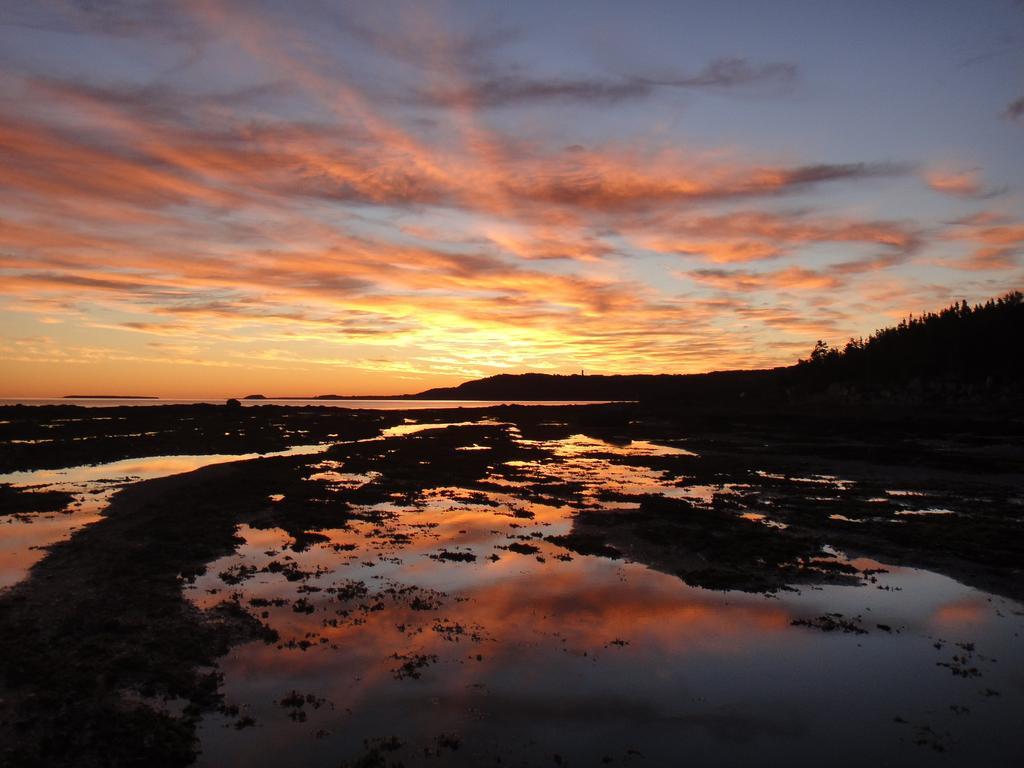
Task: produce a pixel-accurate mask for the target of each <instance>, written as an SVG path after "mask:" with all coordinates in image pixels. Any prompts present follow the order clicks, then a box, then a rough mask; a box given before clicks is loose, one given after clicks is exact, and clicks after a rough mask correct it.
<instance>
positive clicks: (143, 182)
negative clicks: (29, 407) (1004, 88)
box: [0, 1, 1024, 397]
mask: <svg viewBox="0 0 1024 768" xmlns="http://www.w3.org/2000/svg"><path fill="white" fill-rule="evenodd" d="M72 5H73V6H74V9H75V10H74V12H73V13H72V11H71V10H68V9H65V10H66V11H67V13H68V14H70V15H69V17H68V18H69V21H68V22H67V23H69V24H76V23H80V24H85V23H86V22H87V21H88V14H89V13H90V11H89V10H88V9H87V8H84V7H79V6H77V4H72ZM69 8H70V6H69ZM167 13H168V14H169V16H168V17H167V19H164V22H165V23H172V22H173V25H178V26H177V27H175V28H176V29H177V28H178V27H180V29H182V30H187V32H188V34H187V35H185V34H183V35H182V37H181V38H180V39H179V38H176V37H174V36H168V34H167V33H166V31H165V30H162V29H161V28H160V27H159V25H158V24H157V23H156V22H155V21H154V22H153V24H152V25H151V26H147V25H146V24H141V26H140V27H138V28H137V29H134V30H133V36H134V35H136V34H137V35H140V36H141V39H143V40H148V41H149V44H150V46H151V48H152V51H147V52H144V53H140V51H139V49H138V48H137V47H135V48H132V47H131V46H132V45H135V43H133V42H132V41H131V40H127V39H125V40H120V39H114V40H113V42H111V40H110V39H108V38H103V39H104V40H107V42H110V43H111V44H112V45H114V44H116V45H118V46H122V47H123V48H124V52H123V55H124V56H129V55H130V56H134V57H135V59H133V61H135V65H136V67H137V69H138V71H139V72H149V71H150V70H152V69H153V63H154V61H155V60H156V59H157V58H159V56H157V54H158V53H160V54H171V53H179V52H180V51H181V50H182V49H183V48H187V45H184V44H183V43H182V40H184V39H194V40H196V41H198V42H197V43H196V45H197V46H198V48H197V49H196V50H200V49H201V53H202V55H201V56H199V58H197V59H196V60H195V61H193V62H191V63H189V64H188V65H187V66H186V67H185V74H182V75H181V76H178V75H173V76H171V75H167V76H165V77H163V79H161V76H158V75H157V74H154V75H153V76H152V78H151V82H150V81H147V82H148V83H149V84H146V85H126V79H125V77H123V76H117V77H115V76H109V73H107V76H105V77H102V76H101V74H103V73H102V71H101V70H102V67H100V64H97V67H99V68H98V69H97V72H96V73H93V75H89V76H85V75H82V76H81V77H78V76H73V75H71V74H67V75H64V76H58V75H55V74H44V73H43V72H42V71H37V70H35V69H33V68H32V66H29V65H27V64H26V65H24V66H21V67H12V68H11V69H10V71H8V72H5V73H4V74H2V75H0V151H2V153H3V156H4V158H5V161H4V162H3V163H2V164H0V188H2V189H3V190H4V193H3V196H2V197H0V331H2V333H0V366H2V372H3V376H2V385H0V396H8V397H10V396H59V395H63V394H67V393H69V392H90V393H114V394H117V393H121V392H127V393H133V394H134V393H138V394H146V395H162V396H179V397H223V396H231V395H238V394H245V393H248V392H263V393H265V394H268V395H271V394H280V395H314V394H320V393H327V392H335V393H339V394H398V393H403V392H415V391H419V390H422V389H426V388H428V387H431V386H443V385H451V384H455V383H458V382H460V381H463V380H466V379H470V378H477V377H482V376H487V375H492V374H496V373H502V372H522V371H527V370H532V371H547V372H558V373H570V372H574V371H577V370H579V369H581V368H585V369H587V370H589V371H593V372H595V373H635V372H650V373H665V372H674V373H687V372H699V371H707V370H712V369H723V368H750V367H761V366H773V365H781V364H788V363H791V362H793V361H794V360H795V359H796V358H797V357H799V356H802V355H805V354H806V353H807V352H808V350H809V349H810V347H811V345H812V344H813V341H814V340H815V339H816V338H819V337H820V338H826V339H829V340H831V341H833V342H841V341H842V340H843V339H845V338H846V337H848V336H850V335H863V334H866V333H869V332H870V331H871V330H873V329H874V328H875V327H878V326H879V325H882V324H885V323H889V322H892V321H894V320H896V319H897V318H899V317H900V316H902V315H904V314H905V313H907V312H917V311H920V310H922V309H931V308H935V307H937V306H940V305H942V304H944V303H947V302H948V301H951V300H954V299H959V298H967V299H969V300H972V301H973V300H979V299H982V298H985V297H987V296H990V295H996V294H999V293H1002V292H1003V291H1004V290H1006V289H1008V288H1010V287H1013V286H1014V285H1015V284H1019V283H1020V281H1021V278H1022V272H1021V267H1020V258H1019V255H1020V251H1021V249H1022V247H1024V223H1022V222H1021V216H1020V210H1019V201H1018V198H1017V197H1016V196H1014V195H1013V194H1012V193H1006V192H1005V190H1000V189H995V188H994V187H993V186H992V184H990V183H989V182H988V181H987V174H986V172H985V170H984V169H982V168H980V167H973V166H968V165H964V164H949V163H946V162H936V163H931V164H929V165H928V169H929V170H926V171H922V170H919V169H918V168H916V167H915V166H914V164H912V163H894V162H875V161H873V160H871V159H870V158H869V159H868V160H865V161H856V162H848V161H847V160H846V159H845V158H844V159H842V161H840V162H822V161H821V159H820V158H818V157H800V156H797V155H795V154H794V153H792V152H788V153H783V152H779V151H777V150H771V149H768V148H765V147H762V146H760V145H759V142H758V141H757V137H756V134H754V135H752V138H751V141H750V142H749V144H748V145H741V144H738V143H735V142H733V143H729V142H725V141H723V142H721V143H719V144H715V143H709V142H707V141H697V140H696V139H689V138H688V137H687V136H686V135H685V134H683V133H682V132H681V130H679V129H672V130H669V128H667V127H666V125H667V124H666V123H664V121H660V122H659V121H655V120H651V121H647V120H645V119H643V118H642V116H640V115H638V114H637V113H635V112H631V111H630V110H633V109H634V107H635V105H633V106H630V105H618V104H617V103H616V102H615V100H614V98H612V97H611V96H608V95H607V94H606V93H605V92H603V91H601V90H600V89H598V90H597V91H596V93H597V95H596V96H592V97H591V96H588V97H587V98H588V99H590V101H589V102H588V103H585V104H584V105H583V106H578V105H577V106H576V107H572V104H575V102H570V106H569V107H564V106H563V107H562V108H563V109H565V108H579V109H584V108H585V109H587V110H590V111H589V112H587V114H588V115H594V116H598V117H600V118H602V119H603V118H607V119H608V120H609V121H610V124H612V126H613V127H611V128H609V127H608V126H607V125H604V124H603V123H602V122H601V120H600V119H595V120H594V121H593V123H594V128H593V130H590V128H591V126H590V124H589V123H588V122H586V121H585V120H582V121H581V120H580V118H579V115H577V114H573V115H572V116H571V117H569V116H567V115H566V114H561V116H559V113H557V110H556V111H555V112H554V113H552V116H551V117H550V118H548V117H547V115H544V114H538V113H537V112H536V111H531V103H530V101H529V100H530V99H536V100H538V101H537V103H539V104H547V103H548V102H547V101H543V100H545V99H551V98H552V96H551V95H552V94H556V95H557V94H562V93H565V92H569V96H568V98H570V99H571V98H574V97H573V96H572V93H571V92H572V88H575V87H585V84H584V86H578V85H574V83H575V82H576V81H572V80H567V79H565V78H561V79H559V78H554V79H553V80H552V81H551V82H549V83H546V84H545V83H540V84H539V85H536V84H534V85H529V84H528V85H529V87H524V88H522V89H521V90H519V91H516V90H514V89H513V90H511V91H509V90H506V91H502V90H501V89H502V88H505V89H509V88H511V86H510V85H509V84H508V83H507V82H505V81H502V80H500V79H498V80H497V81H496V83H497V85H493V84H492V85H491V86H490V87H491V88H492V89H493V88H497V90H496V91H495V92H492V93H488V92H487V91H486V89H485V85H486V83H487V82H489V81H487V80H486V79H485V80H484V81H481V79H480V75H479V72H478V70H480V69H481V68H483V69H487V66H489V65H487V64H486V62H484V63H482V62H481V61H480V60H479V59H480V57H483V56H485V54H484V53H482V52H481V51H478V50H476V49H475V48H473V47H472V45H470V42H467V39H468V38H467V37H466V33H465V32H460V31H458V30H457V29H456V27H457V25H456V24H454V23H453V21H452V20H451V19H449V18H447V17H445V16H444V14H442V13H440V12H439V11H438V10H437V9H433V10H428V9H425V8H424V7H418V6H410V7H408V8H405V9H403V10H402V12H401V13H398V14H397V16H396V17H395V18H394V19H389V21H388V23H387V24H386V25H378V26H375V27H372V28H371V27H366V26H360V27H355V28H357V29H358V30H359V36H360V41H361V42H360V44H361V45H363V46H366V47H368V48H369V52H367V53H365V54H364V57H363V58H362V59H359V60H357V61H350V60H345V59H343V58H339V56H341V55H342V53H343V52H342V53H339V52H338V50H336V49H335V47H334V46H332V45H331V42H332V41H331V40H329V39H326V38H325V37H324V36H323V35H322V34H319V31H318V30H317V29H315V26H316V25H311V24H304V21H303V19H301V18H294V19H289V20H287V21H286V20H284V19H282V18H279V17H277V16H275V15H273V13H272V12H270V11H268V10H262V11H261V10H256V9H255V8H254V7H252V6H248V5H243V4H223V3H215V2H206V1H201V2H190V3H187V4H182V5H181V6H173V8H172V10H170V11H167ZM168 19H170V21H168ZM44 26H45V25H44ZM83 34H89V35H100V37H102V35H103V34H107V33H99V32H96V31H95V30H94V29H92V28H88V29H86V32H85V33H83ZM338 34H343V33H342V32H338ZM495 45H497V44H495ZM498 49H500V45H499V46H498V48H497V49H495V50H496V51H497V50H498ZM118 50H121V49H120V48H118ZM469 51H472V53H471V52H469ZM56 53H57V52H56V51H54V52H53V55H54V57H56ZM43 54H44V57H45V55H46V52H45V51H44V52H43ZM150 55H152V56H153V57H154V59H153V61H150V59H149V58H147V57H148V56H150ZM490 55H497V54H496V53H495V52H492V53H491V54H490ZM204 57H209V58H210V59H211V60H215V61H217V62H230V63H231V67H229V68H228V69H227V70H226V72H228V74H224V73H223V72H221V69H223V68H221V69H216V71H214V70H212V69H211V70H210V71H208V72H207V71H205V70H204V66H206V65H205V64H204V62H205V61H206V58H204ZM54 60H55V61H57V58H55V59H54ZM740 61H741V65H737V64H735V63H734V64H733V65H732V66H731V68H729V67H724V68H723V67H722V66H719V67H718V69H716V68H715V67H714V66H710V65H709V66H706V67H703V68H702V67H694V66H691V67H690V69H691V70H695V71H699V72H704V73H705V74H703V75H702V76H701V77H693V78H691V79H690V80H689V81H688V82H690V83H691V86H692V87H693V88H697V89H699V88H702V87H705V86H706V85H707V84H708V83H711V84H712V85H713V86H714V87H716V88H726V89H728V88H733V87H736V86H737V85H738V86H742V87H746V88H756V87H757V86H758V84H759V83H760V82H761V81H762V80H764V81H766V82H767V84H768V85H771V84H772V83H774V82H775V80H776V79H778V78H779V77H780V76H781V77H783V78H784V79H786V78H789V77H790V75H791V74H792V71H795V70H793V69H792V67H790V65H788V64H780V63H774V64H773V63H770V62H769V63H767V64H761V65H757V66H755V65H754V64H752V63H746V60H745V59H743V60H740ZM105 65H106V63H104V66H105ZM120 66H124V65H123V63H122V64H121V65H120ZM794 66H795V65H794ZM54 67H57V65H56V64H54ZM361 68H363V69H365V68H369V69H370V71H372V72H374V73H375V75H376V73H377V72H379V73H381V74H380V76H379V77H375V79H374V80H373V82H367V80H366V78H365V76H364V75H365V72H362V74H361ZM57 69H59V67H57ZM57 69H54V71H57ZM218 73H219V74H218ZM709 73H710V74H709ZM787 73H789V74H787ZM218 77H219V78H220V79H219V80H218ZM702 78H703V79H702ZM730 78H731V79H730ZM134 79H139V78H138V77H135V78H134ZM207 79H209V81H210V85H207V82H206V81H207ZM481 82H483V83H484V84H483V85H482V84H481ZM624 82H625V84H624V85H621V89H622V92H623V93H627V94H628V93H633V92H635V93H636V94H639V96H638V97H641V98H647V99H653V98H654V96H652V94H653V93H654V92H655V86H654V85H651V84H647V85H644V83H642V82H639V81H629V80H626V81H624ZM787 82H788V79H787ZM101 83H102V84H101ZM513 85H514V84H513ZM531 89H532V90H531ZM630 89H632V91H630ZM769 92H770V93H774V92H773V91H769ZM588 93H589V92H588ZM602 93H605V95H602ZM611 93H613V94H614V93H617V91H612V92H611ZM401 94H405V95H404V96H402V95H401ZM500 98H505V99H509V100H510V101H509V102H508V103H507V104H504V105H502V106H501V107H500V108H495V107H494V103H495V102H494V100H495V99H500ZM602 99H605V101H602ZM517 100H518V101H517ZM520 101H522V102H524V104H522V105H520V104H519V102H520ZM499 103H500V102H499ZM750 108H751V109H754V108H756V101H755V102H751V107H750ZM615 120H621V121H622V125H616V124H615ZM908 194H909V195H910V196H911V197H912V201H913V204H912V205H908V206H906V210H907V211H908V213H906V214H904V213H901V210H900V208H898V207H896V208H894V207H893V206H892V205H887V204H886V202H885V201H886V200H889V201H890V202H891V201H892V200H893V199H895V200H902V199H903V196H905V195H908ZM876 199H877V200H879V201H880V202H877V203H876ZM925 209H928V210H931V209H934V214H932V213H922V211H923V210H925Z"/></svg>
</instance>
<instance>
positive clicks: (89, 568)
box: [0, 405, 1024, 766]
mask: <svg viewBox="0 0 1024 768" xmlns="http://www.w3.org/2000/svg"><path fill="white" fill-rule="evenodd" d="M185 408H186V410H178V411H175V412H174V413H173V414H171V413H156V411H162V410H163V409H161V408H148V409H147V408H131V409H120V408H118V409H103V410H104V415H103V416H101V417H99V418H100V419H102V420H99V421H98V420H96V419H95V418H93V417H92V415H91V414H83V413H82V409H70V410H68V409H59V410H57V411H50V410H49V409H11V410H16V411H18V413H17V414H13V415H12V414H11V413H10V412H9V411H8V410H5V409H0V411H2V413H0V421H3V422H5V423H3V424H0V430H2V431H0V436H2V437H3V438H4V439H5V440H6V442H7V445H8V446H31V447H30V448H26V449H19V450H18V451H15V452H9V451H6V450H5V452H4V461H5V462H6V463H5V466H4V469H6V470H7V471H8V474H7V475H5V476H3V477H2V478H0V483H3V486H0V487H2V488H3V494H4V495H3V496H2V497H0V502H2V503H3V504H4V507H3V508H2V512H3V516H2V517H0V524H2V526H0V541H2V542H3V547H4V557H5V558H7V559H6V560H5V563H6V565H5V569H4V573H5V578H6V581H5V583H6V584H10V585H11V586H10V587H9V588H8V589H6V590H5V591H4V592H3V593H2V594H0V625H2V626H3V627H4V628H5V631H4V633H3V637H2V640H0V658H2V661H0V667H2V671H3V680H4V687H3V692H2V693H0V699H2V703H0V713H2V726H0V727H2V733H0V736H2V742H3V744H4V747H3V749H4V750H5V752H4V755H5V759H6V760H7V761H8V762H10V763H11V764H14V765H19V764H24V765H32V764H49V765H101V764H129V763H133V762H138V761H143V760H144V761H147V762H150V763H154V764H157V765H187V764H190V763H193V762H198V764H200V765H210V766H213V765H231V764H237V765H257V766H258V765H267V766H270V765H282V764H284V765H288V764H294V763H296V762H301V763H302V764H305V765H324V766H328V765H330V766H335V765H338V764H353V765H391V764H396V765H397V764H402V765H420V764H463V765H481V764H495V765H497V764H501V765H509V764H513V765H560V764H561V765H567V764H573V765H594V764H612V765H616V764H617V765H632V764H636V765H641V764H645V765H677V764H681V763H686V764H696V765H749V764H751V763H752V762H755V761H756V762H758V763H761V764H766V765H781V764H783V763H790V762H792V761H794V760H799V759H801V757H800V756H801V755H804V756H806V755H825V754H827V755H828V759H829V762H831V763H833V764H836V765H854V764H862V763H863V762H865V761H872V762H875V763H880V764H900V765H908V764H909V765H916V764H921V765H924V764H932V763H933V762H935V761H937V760H941V761H943V762H947V763H949V764H951V765H966V764H987V765H1010V764H1012V762H1013V761H1014V760H1015V757H1016V755H1018V754H1019V750H1020V748H1021V747H1022V746H1024V742H1022V740H1021V736H1020V734H1021V730H1020V725H1021V723H1020V712H1021V711H1024V651H1022V645H1021V642H1020V636H1021V632H1022V630H1024V608H1022V606H1021V603H1020V600H1021V599H1022V597H1024V588H1022V580H1021V571H1020V568H1021V563H1024V537H1022V526H1024V477H1022V474H1021V468H1022V466H1024V465H1022V464H1021V458H1022V453H1021V444H1022V443H1021V441H1020V439H1019V438H1020V434H1021V425H1020V421H1019V420H1015V419H1014V418H1006V417H1005V416H1004V415H1000V414H994V413H982V414H978V413H970V412H967V413H965V412H958V413H948V414H934V413H931V414H916V415H915V414H906V413H903V414H899V416H898V417H895V416H894V415H893V414H891V413H874V414H871V413H868V414H859V418H857V419H852V418H851V419H850V420H849V421H842V420H839V419H837V418H836V417H834V416H833V415H828V416H821V415H818V416H815V415H813V414H811V415H808V414H806V413H791V414H785V413H772V414H760V413H756V412H749V413H730V414H700V415H694V414H688V413H685V412H669V411H665V410H664V409H654V408H650V407H645V406H640V405H628V406H627V405H606V406H586V407H549V408H544V407H498V408H487V409H471V410H470V409H463V410H439V411H418V412H416V413H402V412H376V413H374V412H347V411H344V410H340V409H315V408H314V409H306V408H300V409H291V410H290V409H287V408H276V407H273V406H267V407H261V408H246V409H244V412H245V415H240V414H239V412H238V409H229V408H218V407H213V406H193V407H191V409H189V407H185ZM264 409H266V410H264ZM95 410H96V409H90V411H93V412H94V411H95ZM107 411H109V413H107ZM327 411H330V413H327ZM250 413H251V414H253V415H249V414H250ZM108 416H109V417H110V418H109V419H107V417H108ZM112 423H113V425H115V426H116V428H117V429H115V430H112V429H111V426H112ZM118 430H120V431H118ZM152 432H155V433H156V434H155V435H153V434H147V433H152ZM39 435H45V436H46V437H38V436H39ZM215 438H216V439H215ZM26 440H36V441H40V442H14V441H26ZM44 440H45V441H48V442H42V441H44ZM79 443H84V444H86V445H88V446H89V449H90V450H88V451H87V450H84V449H82V448H80V447H78V445H77V444H79ZM69 446H70V447H69ZM271 450H272V451H281V452H284V453H283V455H277V456H272V457H266V458H251V457H249V458H245V459H242V460H238V461H230V460H229V459H230V454H231V453H232V452H234V453H237V454H251V453H254V452H258V451H271ZM184 453H189V454H191V455H190V456H183V457H182V458H180V459H174V458H168V457H170V456H173V455H174V454H184ZM87 455H93V456H95V457H96V460H105V461H109V462H114V461H115V460H116V461H118V462H121V463H118V464H108V465H106V466H104V465H101V466H95V467H77V468H74V469H67V470H66V471H63V472H61V471H59V470H57V469H56V468H58V467H72V466H73V465H75V464H79V463H81V462H80V459H81V458H82V457H83V456H87ZM129 457H133V458H132V459H131V460H129ZM147 457H148V458H147ZM61 462H64V463H63V464H62V463H61ZM207 464H209V466H205V465H207ZM188 470H191V471H188ZM14 473H17V474H14ZM170 473H176V474H170ZM162 475H168V476H165V477H162ZM147 478H148V479H147ZM32 531H38V534H37V535H33V534H32V533H30V532H32ZM32 546H47V549H45V550H38V549H30V547H32ZM44 555H45V556H44Z"/></svg>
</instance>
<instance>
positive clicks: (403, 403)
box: [0, 397, 610, 411]
mask: <svg viewBox="0 0 1024 768" xmlns="http://www.w3.org/2000/svg"><path fill="white" fill-rule="evenodd" d="M225 402H226V399H220V400H214V399H209V400H202V399H199V400H187V399H186V400H174V399H165V398H149V397H145V398H130V397H129V398H116V397H66V398H65V397H59V398H42V397H39V398H32V397H25V398H6V399H4V398H0V406H5V405H79V406H82V407H84V408H113V407H116V406H125V405H131V406H152V405H200V404H203V405H224V403H225ZM239 402H241V404H242V405H243V406H247V407H251V406H257V405H290V406H296V407H308V406H320V407H327V408H359V409H366V410H372V411H412V410H424V409H427V408H487V407H491V406H495V405H593V404H595V403H607V402H610V401H608V400H412V399H410V400H317V399H310V400H298V399H274V398H269V397H268V398H265V399H262V400H239Z"/></svg>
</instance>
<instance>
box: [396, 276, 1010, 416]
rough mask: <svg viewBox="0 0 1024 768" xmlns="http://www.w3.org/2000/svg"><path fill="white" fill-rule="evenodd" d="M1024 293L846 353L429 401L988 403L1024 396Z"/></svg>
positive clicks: (906, 327) (434, 393)
mask: <svg viewBox="0 0 1024 768" xmlns="http://www.w3.org/2000/svg"><path fill="white" fill-rule="evenodd" d="M1021 339H1024V296H1022V294H1021V293H1019V292H1013V293H1009V294H1007V295H1005V296H1003V297H1001V298H999V299H993V300H991V301H988V302H986V303H985V304H979V305H977V306H975V307H973V308H972V307H969V306H968V305H967V304H966V303H962V304H954V305H953V306H951V307H948V308H946V309H944V310H941V311H940V312H937V313H925V314H923V315H921V316H919V317H916V318H915V317H910V318H908V319H906V320H904V321H902V322H901V323H900V324H899V325H897V326H895V327H892V328H884V329H882V330H879V331H876V332H875V333H874V334H872V335H871V336H870V337H869V338H868V339H867V340H864V339H850V340H849V342H847V344H846V346H845V347H844V348H843V349H834V348H831V347H829V346H828V345H827V344H826V343H825V342H824V341H819V342H818V343H817V344H816V345H815V347H814V349H813V350H812V351H811V354H810V356H809V357H808V359H806V360H802V361H800V362H799V363H797V364H796V365H792V366H787V367H780V368H771V369H763V370H743V371H715V372H713V373H702V374H690V375H671V374H663V375H647V374H637V375H616V376H601V375H597V376H594V375H588V376H584V375H580V374H576V375H571V376H561V375H552V374H543V373H526V374H518V375H510V374H502V375H498V376H491V377H489V378H486V379H479V380H477V381H468V382H465V383H463V384H460V385H458V386H457V387H441V388H437V389H428V390H427V391H425V392H420V393H418V394H415V395H409V396H408V397H411V398H420V399H425V400H447V399H457V400H656V401H675V402H678V403H681V404H682V403H685V404H688V405H691V406H707V405H725V404H728V403H735V402H736V401H738V400H740V399H743V400H747V401H749V402H756V403H758V404H760V405H762V406H769V405H777V404H782V403H796V402H808V401H818V400H831V401H835V402H847V403H849V402H895V401H900V402H914V403H930V402H947V401H952V400H971V399H973V400H976V401H979V402H984V401H989V400H991V399H993V398H1007V397H1020V396H1021V395H1022V394H1024V389H1022V384H1024V355H1022V354H1021V353H1020V352H1019V347H1020V343H1021V341H1020V340H1021Z"/></svg>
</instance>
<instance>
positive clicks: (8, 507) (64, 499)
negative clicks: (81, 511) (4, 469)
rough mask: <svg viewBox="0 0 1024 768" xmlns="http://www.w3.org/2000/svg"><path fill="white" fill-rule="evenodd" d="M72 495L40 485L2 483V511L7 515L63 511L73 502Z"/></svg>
mask: <svg viewBox="0 0 1024 768" xmlns="http://www.w3.org/2000/svg"><path fill="white" fill-rule="evenodd" d="M72 498H73V497H72V495H71V494H70V493H65V492H64V491H50V490H39V488H38V486H36V487H33V486H28V487H24V486H22V487H16V486H13V485H9V484H6V483H0V512H2V513H3V514H7V515H30V514H35V513H42V512H61V511H63V510H64V509H65V508H66V507H67V506H68V504H70V503H71V500H72Z"/></svg>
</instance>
